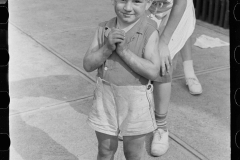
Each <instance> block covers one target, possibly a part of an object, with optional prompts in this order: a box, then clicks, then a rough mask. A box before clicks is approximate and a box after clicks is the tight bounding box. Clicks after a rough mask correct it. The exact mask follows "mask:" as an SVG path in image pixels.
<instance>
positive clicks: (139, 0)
mask: <svg viewBox="0 0 240 160" xmlns="http://www.w3.org/2000/svg"><path fill="white" fill-rule="evenodd" d="M134 3H142V1H141V0H135V1H134Z"/></svg>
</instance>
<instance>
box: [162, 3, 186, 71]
mask: <svg viewBox="0 0 240 160" xmlns="http://www.w3.org/2000/svg"><path fill="white" fill-rule="evenodd" d="M186 6H187V0H174V2H173V6H172V10H171V12H170V16H169V19H168V22H167V24H166V26H164V29H163V32H162V34H161V35H160V39H159V53H160V63H161V70H160V73H161V74H162V75H165V72H169V71H170V67H171V65H172V59H171V56H170V51H169V48H168V44H169V41H170V39H171V37H172V35H173V33H174V31H175V29H176V28H177V26H178V23H179V22H180V20H181V18H182V16H183V13H184V11H185V9H186Z"/></svg>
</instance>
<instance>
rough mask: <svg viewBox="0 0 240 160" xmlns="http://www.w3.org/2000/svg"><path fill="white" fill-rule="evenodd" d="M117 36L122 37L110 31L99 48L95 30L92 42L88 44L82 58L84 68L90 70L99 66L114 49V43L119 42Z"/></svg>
mask: <svg viewBox="0 0 240 160" xmlns="http://www.w3.org/2000/svg"><path fill="white" fill-rule="evenodd" d="M119 38H122V35H120V34H118V33H116V32H114V31H111V32H110V33H109V35H108V37H107V38H106V42H105V44H104V45H103V46H102V47H101V48H99V44H98V30H97V31H96V33H95V36H94V39H93V41H92V44H91V45H90V47H89V49H88V50H87V53H86V54H85V56H84V58H83V67H84V69H85V70H86V71H87V72H92V71H94V70H95V69H97V68H99V67H100V66H101V65H102V64H103V63H104V62H105V61H106V59H107V58H108V57H109V56H110V55H111V54H112V51H113V50H115V49H116V45H115V43H117V42H119Z"/></svg>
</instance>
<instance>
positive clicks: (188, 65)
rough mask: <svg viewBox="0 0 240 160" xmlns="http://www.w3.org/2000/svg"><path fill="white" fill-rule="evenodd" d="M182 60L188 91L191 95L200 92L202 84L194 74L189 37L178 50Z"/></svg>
mask: <svg viewBox="0 0 240 160" xmlns="http://www.w3.org/2000/svg"><path fill="white" fill-rule="evenodd" d="M180 53H181V56H182V60H183V69H184V74H185V78H186V84H187V85H188V88H189V92H190V93H191V94H193V95H196V94H201V93H202V86H201V84H200V82H199V81H198V78H197V76H196V75H195V72H194V68H193V61H192V43H191V37H190V38H189V39H188V40H187V42H186V43H185V45H184V46H183V48H182V49H181V51H180Z"/></svg>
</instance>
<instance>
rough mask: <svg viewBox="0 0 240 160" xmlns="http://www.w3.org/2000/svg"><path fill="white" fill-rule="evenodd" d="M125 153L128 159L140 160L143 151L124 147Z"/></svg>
mask: <svg viewBox="0 0 240 160" xmlns="http://www.w3.org/2000/svg"><path fill="white" fill-rule="evenodd" d="M124 155H125V158H126V159H127V160H140V159H141V158H142V152H139V151H137V150H136V151H133V150H128V149H124Z"/></svg>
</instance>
